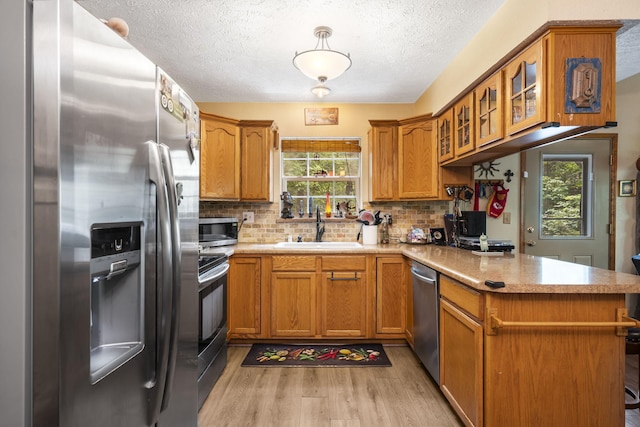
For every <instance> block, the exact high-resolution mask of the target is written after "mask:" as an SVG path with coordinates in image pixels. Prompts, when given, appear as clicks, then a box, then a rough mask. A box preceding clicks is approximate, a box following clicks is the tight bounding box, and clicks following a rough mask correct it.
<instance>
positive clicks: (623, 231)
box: [608, 74, 640, 273]
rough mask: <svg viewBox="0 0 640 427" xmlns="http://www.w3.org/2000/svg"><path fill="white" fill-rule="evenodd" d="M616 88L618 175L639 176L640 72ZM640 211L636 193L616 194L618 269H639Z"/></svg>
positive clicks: (628, 177) (626, 177) (632, 270)
mask: <svg viewBox="0 0 640 427" xmlns="http://www.w3.org/2000/svg"><path fill="white" fill-rule="evenodd" d="M616 92H617V97H616V118H617V120H618V127H617V128H615V129H608V130H609V131H614V132H617V133H618V177H617V179H618V180H621V179H636V177H637V175H638V174H639V172H638V170H637V169H636V160H637V159H638V158H640V107H639V106H638V101H640V74H636V75H635V76H632V77H629V78H628V79H625V80H622V81H620V82H618V84H617V88H616ZM616 184H617V183H616ZM637 184H638V183H636V185H637ZM639 190H640V189H639ZM616 192H617V185H616ZM638 214H639V212H636V198H635V197H616V271H623V272H626V273H635V271H636V270H635V268H634V267H633V264H632V263H631V259H630V258H631V255H634V254H637V253H638V252H640V247H636V240H635V230H636V222H637V221H638Z"/></svg>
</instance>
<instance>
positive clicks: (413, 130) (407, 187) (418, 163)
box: [398, 122, 438, 199]
mask: <svg viewBox="0 0 640 427" xmlns="http://www.w3.org/2000/svg"><path fill="white" fill-rule="evenodd" d="M437 196H438V162H437V155H436V151H435V147H434V145H433V137H432V124H431V122H427V123H423V124H420V125H412V126H401V127H400V139H399V141H398V197H399V198H400V199H425V198H434V197H437Z"/></svg>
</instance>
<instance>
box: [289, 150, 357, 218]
mask: <svg viewBox="0 0 640 427" xmlns="http://www.w3.org/2000/svg"><path fill="white" fill-rule="evenodd" d="M305 139H309V140H311V138H282V140H305ZM345 139H349V140H357V141H358V144H359V145H360V146H361V141H360V138H313V141H314V142H316V141H320V142H322V141H326V142H331V141H340V140H345ZM319 152H328V151H319ZM330 152H331V153H343V152H344V153H348V154H356V153H357V155H358V159H357V161H358V174H357V175H344V176H340V175H336V172H337V171H336V170H335V167H336V166H335V163H336V160H338V159H337V157H336V156H335V155H333V156H332V157H331V158H329V157H320V158H317V159H314V158H313V153H315V152H314V151H297V152H296V151H285V150H281V151H280V186H281V191H282V192H285V191H288V183H289V182H291V181H306V182H307V186H306V195H305V196H298V195H295V196H294V195H292V198H293V200H294V204H293V208H292V211H293V212H292V213H294V214H295V213H297V212H298V211H299V209H300V206H299V205H300V200H304V203H303V211H305V212H307V210H308V200H309V197H312V198H313V199H314V200H315V203H313V206H317V205H321V206H322V209H323V212H324V207H325V203H326V199H325V196H310V190H309V183H311V182H324V183H331V189H332V191H330V199H331V202H330V203H331V207H332V211H333V210H334V209H335V204H336V202H335V200H336V197H337V198H338V199H340V198H346V197H351V196H350V195H344V194H342V195H341V194H337V195H336V192H335V188H336V186H335V183H337V182H352V183H353V186H354V196H355V206H352V208H353V209H358V207H359V206H362V203H363V199H362V197H363V194H362V151H361V150H360V151H357V152H355V151H330ZM286 153H289V154H291V153H298V154H300V156H299V157H298V158H295V157H289V158H287V159H285V154H286ZM291 160H294V161H300V160H303V161H305V162H306V170H307V173H308V174H309V175H306V176H293V175H291V176H286V175H285V162H286V161H291ZM313 160H330V161H331V166H332V170H331V171H327V172H331V173H333V175H330V174H328V175H319V176H315V175H314V174H313V171H312V170H311V162H312V161H313ZM351 160H352V161H353V159H351ZM320 197H322V201H321V202H320V203H318V202H317V200H318V199H319V198H320Z"/></svg>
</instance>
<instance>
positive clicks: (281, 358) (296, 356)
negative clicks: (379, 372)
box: [242, 344, 391, 367]
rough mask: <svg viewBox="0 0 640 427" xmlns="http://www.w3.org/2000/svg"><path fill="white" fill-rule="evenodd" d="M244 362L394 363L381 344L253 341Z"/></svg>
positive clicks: (333, 365) (308, 364)
mask: <svg viewBox="0 0 640 427" xmlns="http://www.w3.org/2000/svg"><path fill="white" fill-rule="evenodd" d="M242 366H276V367H278V366H279V367H287V366H288V367H293V366H297V367H303V366H332V367H336V366H344V367H355V366H376V367H379V366H391V361H389V358H388V357H387V354H386V353H385V352H384V348H383V347H382V344H341V345H328V344H319V345H296V344H253V345H252V346H251V350H249V354H247V357H245V359H244V361H243V362H242Z"/></svg>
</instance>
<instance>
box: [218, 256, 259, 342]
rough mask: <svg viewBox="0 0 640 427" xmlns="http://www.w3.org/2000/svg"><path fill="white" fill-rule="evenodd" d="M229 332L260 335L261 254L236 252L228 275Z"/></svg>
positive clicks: (240, 334)
mask: <svg viewBox="0 0 640 427" xmlns="http://www.w3.org/2000/svg"><path fill="white" fill-rule="evenodd" d="M228 280H229V282H228V285H229V286H228V291H227V301H228V324H229V336H230V337H236V338H242V337H245V338H246V337H257V336H259V335H260V333H261V327H260V326H261V321H260V316H261V310H260V308H261V296H262V292H261V258H260V257H242V256H233V257H231V258H230V259H229V277H228Z"/></svg>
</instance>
